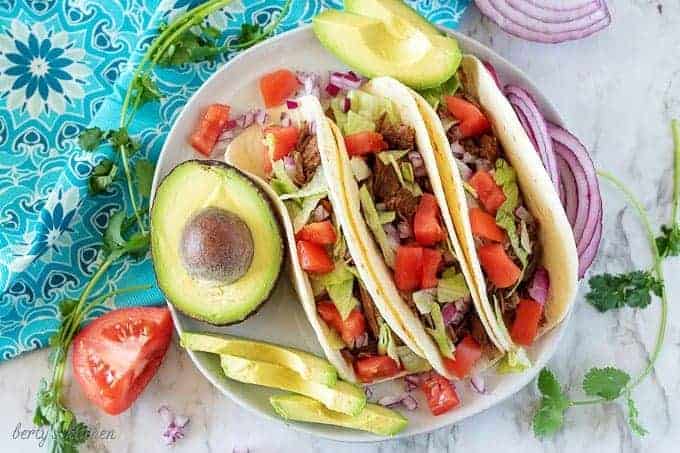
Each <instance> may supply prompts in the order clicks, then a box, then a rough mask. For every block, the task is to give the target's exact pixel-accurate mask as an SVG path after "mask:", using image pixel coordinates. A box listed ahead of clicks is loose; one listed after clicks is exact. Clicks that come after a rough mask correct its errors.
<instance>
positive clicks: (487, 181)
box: [468, 170, 505, 215]
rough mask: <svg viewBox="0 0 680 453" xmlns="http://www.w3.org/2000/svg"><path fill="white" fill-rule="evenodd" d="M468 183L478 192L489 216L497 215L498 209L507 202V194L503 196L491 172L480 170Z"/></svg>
mask: <svg viewBox="0 0 680 453" xmlns="http://www.w3.org/2000/svg"><path fill="white" fill-rule="evenodd" d="M468 183H469V184H470V186H472V188H473V189H475V192H477V196H478V197H479V201H480V202H481V203H482V205H483V206H484V209H486V211H487V212H488V213H489V214H491V215H496V211H498V208H500V207H501V205H502V204H503V203H504V202H505V194H503V189H501V188H500V187H498V186H497V185H496V181H494V180H493V176H491V174H490V173H489V172H486V171H484V170H479V171H478V172H477V173H475V174H474V175H472V177H471V178H470V180H469V181H468Z"/></svg>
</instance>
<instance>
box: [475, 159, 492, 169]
mask: <svg viewBox="0 0 680 453" xmlns="http://www.w3.org/2000/svg"><path fill="white" fill-rule="evenodd" d="M492 168H493V164H492V163H491V161H490V160H489V159H484V158H482V157H480V158H479V159H476V160H475V169H476V170H477V171H491V169H492Z"/></svg>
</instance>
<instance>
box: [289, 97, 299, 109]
mask: <svg viewBox="0 0 680 453" xmlns="http://www.w3.org/2000/svg"><path fill="white" fill-rule="evenodd" d="M298 106H299V104H298V102H297V101H295V100H293V99H288V100H286V107H287V108H289V109H290V110H293V109H296V108H298Z"/></svg>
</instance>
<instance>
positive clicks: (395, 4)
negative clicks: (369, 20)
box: [345, 0, 442, 36]
mask: <svg viewBox="0 0 680 453" xmlns="http://www.w3.org/2000/svg"><path fill="white" fill-rule="evenodd" d="M345 11H347V12H349V13H354V14H360V15H362V16H368V17H373V18H375V19H379V20H381V21H383V22H385V23H386V24H387V25H388V26H389V27H390V28H392V29H397V30H398V29H400V28H403V27H405V26H406V27H415V28H417V29H418V30H420V31H422V32H423V33H425V34H428V35H431V36H442V33H441V32H440V31H439V30H438V29H437V28H436V27H435V26H434V25H432V24H431V23H430V22H428V21H427V20H426V19H425V18H424V17H423V16H421V15H420V14H418V13H417V12H416V11H415V10H414V9H413V8H411V7H410V6H408V5H407V4H406V3H404V1H403V0H345Z"/></svg>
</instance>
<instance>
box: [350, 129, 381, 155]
mask: <svg viewBox="0 0 680 453" xmlns="http://www.w3.org/2000/svg"><path fill="white" fill-rule="evenodd" d="M345 146H346V147H347V154H349V155H350V156H365V155H366V154H371V153H377V152H380V151H384V150H386V149H387V147H388V145H387V143H385V141H384V140H383V136H382V134H379V133H378V132H371V131H366V132H357V133H356V134H350V135H346V136H345Z"/></svg>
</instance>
